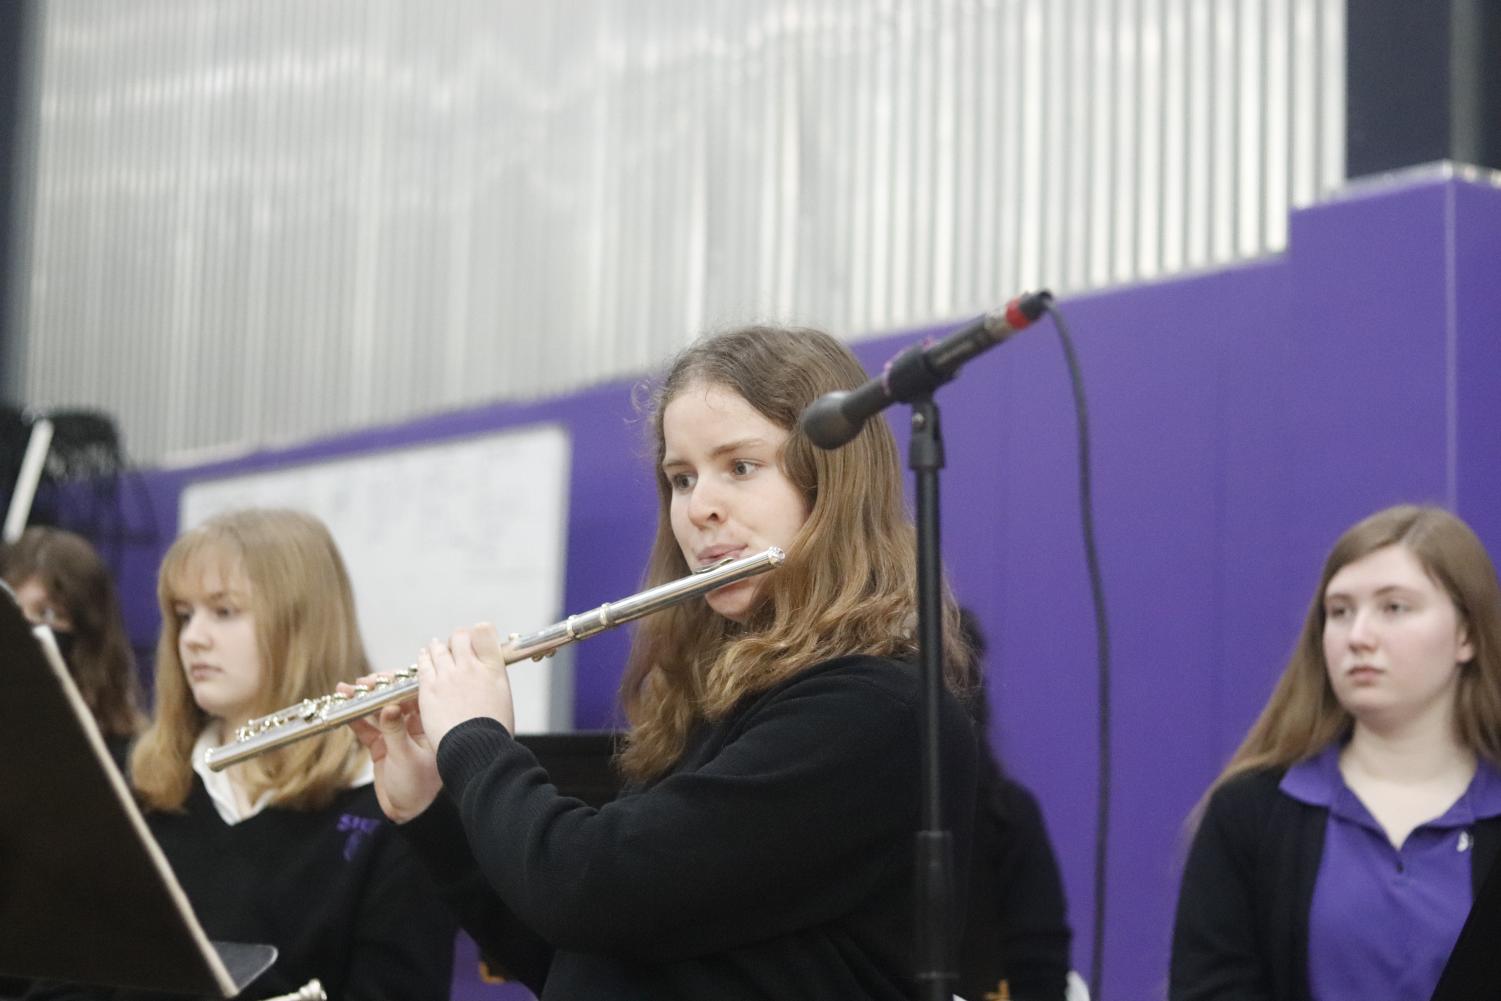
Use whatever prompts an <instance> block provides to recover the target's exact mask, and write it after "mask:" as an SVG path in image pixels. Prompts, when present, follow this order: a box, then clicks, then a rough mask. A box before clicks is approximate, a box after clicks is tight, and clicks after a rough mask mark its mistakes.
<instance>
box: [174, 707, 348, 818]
mask: <svg viewBox="0 0 1501 1001" xmlns="http://www.w3.org/2000/svg"><path fill="white" fill-rule="evenodd" d="M218 746H219V721H218V720H213V721H211V722H210V723H209V725H208V726H206V727H204V728H203V732H201V733H200V734H198V741H197V743H195V744H194V745H193V771H195V772H197V773H198V777H199V778H200V779H202V780H203V788H204V789H206V790H208V798H209V799H211V800H213V803H214V809H215V810H218V811H219V819H221V820H223V821H224V822H225V823H226V824H229V825H234V824H238V823H240V822H241V821H242V820H249V819H250V818H251V817H254V816H255V815H256V814H257V813H260V812H261V811H262V810H264V809H265V808H266V807H267V806H268V805H269V804H270V802H271V790H269V789H268V790H266V791H265V792H263V793H261V794H260V795H259V796H257V797H256V799H255V802H254V803H251V804H250V809H248V810H246V811H245V812H244V813H241V812H240V806H239V803H238V802H236V800H235V790H234V785H233V783H231V782H230V779H229V775H228V774H227V773H225V772H216V771H213V770H211V769H210V768H209V766H208V763H207V762H206V760H205V755H206V754H207V752H208V750H209V749H210V748H213V747H218ZM374 781H375V766H374V765H373V764H371V762H370V759H369V758H368V757H367V758H366V759H365V764H364V767H362V768H361V769H360V770H359V772H358V773H357V774H356V775H355V777H354V780H353V781H351V782H350V783H349V788H350V789H355V788H358V787H360V786H362V785H369V784H370V783H371V782H374Z"/></svg>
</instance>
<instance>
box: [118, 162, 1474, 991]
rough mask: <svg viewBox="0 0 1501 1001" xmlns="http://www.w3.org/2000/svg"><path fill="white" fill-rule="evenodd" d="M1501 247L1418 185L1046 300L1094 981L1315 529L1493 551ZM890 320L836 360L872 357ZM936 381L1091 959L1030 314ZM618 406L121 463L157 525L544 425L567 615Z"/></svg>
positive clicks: (638, 460) (615, 536)
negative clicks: (1099, 616) (1102, 737)
mask: <svg viewBox="0 0 1501 1001" xmlns="http://www.w3.org/2000/svg"><path fill="white" fill-rule="evenodd" d="M1498 261H1501V190H1497V189H1496V188H1494V187H1489V186H1485V185H1482V184H1479V183H1472V182H1470V181H1465V180H1458V179H1454V178H1453V177H1450V176H1438V175H1436V174H1432V173H1430V174H1429V175H1428V176H1409V177H1407V178H1399V179H1397V180H1396V181H1394V182H1391V183H1389V184H1387V185H1386V186H1367V187H1363V188H1361V189H1359V190H1356V191H1352V192H1351V193H1350V194H1349V195H1348V196H1347V197H1345V198H1343V199H1341V200H1339V201H1335V202H1331V203H1328V204H1325V205H1323V206H1319V207H1316V208H1313V209H1309V210H1305V211H1302V212H1298V213H1295V214H1294V216H1293V218H1292V221H1291V229H1290V238H1289V247H1288V250H1287V252H1286V253H1285V254H1283V255H1281V256H1279V257H1276V258H1272V259H1266V260H1261V261H1256V262H1252V263H1249V264H1245V265H1242V266H1238V267H1235V268H1231V269H1227V270H1224V271H1221V272H1217V273H1212V274H1200V275H1194V276H1188V277H1182V278H1177V279H1173V280H1169V281H1163V282H1160V283H1157V284H1152V285H1147V286H1142V287H1136V288H1129V289H1120V290H1112V291H1107V292H1098V293H1094V294H1090V295H1086V296H1080V297H1077V298H1072V299H1070V300H1068V301H1066V302H1064V303H1062V306H1063V308H1064V309H1065V310H1066V313H1067V319H1068V321H1069V322H1070V324H1071V326H1072V329H1073V333H1074V336H1075V339H1076V342H1077V345H1078V350H1079V353H1080V355H1081V359H1082V365H1083V369H1084V379H1085V385H1086V391H1087V394H1088V399H1089V406H1090V410H1091V418H1092V421H1093V447H1094V455H1095V462H1094V472H1095V483H1094V490H1095V498H1096V509H1097V515H1098V535H1099V543H1100V549H1101V559H1102V562H1103V571H1104V575H1105V583H1106V588H1107V595H1108V602H1109V611H1110V618H1111V625H1112V641H1113V647H1114V688H1113V693H1114V700H1113V707H1114V726H1115V730H1114V733H1115V738H1114V741H1113V752H1114V755H1115V761H1114V773H1113V777H1112V782H1113V809H1112V814H1111V839H1110V877H1109V883H1108V894H1107V926H1108V931H1107V940H1106V955H1105V959H1106V963H1105V970H1106V978H1105V990H1104V992H1103V993H1104V995H1105V996H1106V997H1107V998H1110V999H1127V1001H1137V999H1147V998H1155V997H1161V996H1162V995H1163V993H1164V990H1165V982H1166V968H1167V951H1168V940H1169V934H1170V930H1171V919H1172V909H1173V904H1174V900H1175V897H1176V892H1177V888H1176V879H1177V875H1176V874H1177V868H1176V867H1177V865H1178V863H1179V860H1180V857H1181V851H1182V848H1183V834H1184V831H1183V820H1184V817H1185V816H1186V814H1187V813H1188V811H1189V809H1190V808H1191V807H1192V805H1193V803H1194V801H1195V800H1196V799H1197V798H1198V796H1199V795H1200V794H1201V793H1202V791H1203V789H1204V788H1205V786H1206V785H1207V784H1208V783H1209V781H1210V780H1211V779H1212V778H1213V776H1214V775H1215V773H1216V771H1217V770H1218V768H1219V767H1220V765H1221V764H1222V763H1223V762H1224V760H1225V759H1226V757H1227V756H1228V755H1229V754H1230V752H1231V751H1232V750H1233V748H1234V746H1235V744H1236V743H1237V742H1238V740H1239V738H1240V736H1241V735H1242V733H1243V732H1244V730H1245V728H1246V727H1247V726H1248V725H1249V723H1250V721H1251V719H1252V718H1253V717H1254V715H1255V714H1256V712H1257V710H1258V709H1259V707H1260V705H1261V703H1262V701H1263V700H1264V699H1265V697H1266V695H1267V693H1268V692H1269V690H1270V687H1271V684H1272V681H1273V680H1274V678H1275V677H1276V675H1277V673H1278V671H1279V670H1280V667H1281V662H1282V660H1283V658H1284V657H1285V655H1286V653H1287V651H1288V649H1289V648H1290V646H1291V643H1292V640H1293V637H1294V635H1295V633H1296V631H1297V628H1298V625H1299V623H1300V621H1301V618H1302V615H1303V612H1304V610H1305V608H1306V603H1307V601H1308V599H1309V597H1310V588H1311V587H1312V586H1313V584H1314V582H1315V581H1316V579H1317V573H1318V569H1319V565H1320V562H1321V560H1322V558H1323V555H1324V553H1325V551H1326V549H1327V547H1328V546H1329V544H1330V543H1331V542H1332V541H1333V539H1334V537H1335V536H1336V535H1337V534H1338V533H1339V532H1340V531H1341V530H1342V529H1343V528H1344V527H1345V526H1347V525H1348V524H1349V523H1351V522H1353V521H1354V520H1356V519H1357V518H1359V517H1361V516H1363V515H1364V514H1367V513H1369V512H1370V511H1372V510H1374V509H1376V508H1378V507H1381V506H1384V505H1386V504H1389V503H1394V502H1397V501H1400V500H1408V499H1412V500H1430V501H1438V502H1442V503H1447V504H1450V505H1453V506H1455V507H1456V509H1457V510H1458V511H1459V513H1460V514H1462V515H1463V516H1464V517H1466V518H1467V519H1469V520H1470V521H1471V523H1472V524H1473V525H1474V526H1475V527H1476V529H1477V531H1479V532H1480V534H1481V536H1482V537H1483V538H1485V539H1486V540H1487V542H1488V543H1489V544H1490V546H1491V547H1492V551H1493V552H1498V553H1501V507H1498V503H1497V502H1498V497H1501V402H1498V401H1501V337H1498V333H1501V291H1498V288H1497V283H1496V282H1495V280H1494V275H1495V272H1496V269H1497V262H1498ZM913 336H915V335H912V334H905V335H901V336H896V337H890V338H883V339H881V340H880V341H876V342H870V343H866V344H863V345H861V347H860V349H859V353H860V355H861V358H862V360H863V361H864V362H865V363H866V364H867V365H868V366H869V367H871V368H875V367H877V366H878V365H879V364H880V363H881V362H883V361H884V360H885V359H886V358H887V357H889V356H890V355H891V354H893V353H894V352H895V351H896V350H898V349H899V348H901V347H903V346H905V345H906V344H907V343H909V342H910V341H911V340H912V339H913ZM939 399H940V403H941V405H942V407H943V421H944V429H945V437H946V442H947V448H948V468H947V470H946V471H945V473H944V477H943V511H944V524H943V530H944V550H945V557H946V561H947V565H948V567H949V570H950V573H951V576H952V579H953V581H954V584H955V586H956V588H957V590H958V592H959V594H960V597H961V599H962V600H963V601H965V602H966V603H967V604H969V605H971V606H972V607H973V608H974V609H975V610H976V612H977V613H978V614H979V616H980V618H981V621H982V623H983V624H984V626H985V628H986V630H987V632H988V633H989V635H990V640H991V654H990V684H991V697H992V702H993V708H994V714H993V716H994V721H993V724H992V725H993V743H994V745H995V747H996V749H997V751H998V752H999V753H1000V755H1001V756H1002V759H1003V760H1004V761H1005V763H1006V765H1007V767H1008V768H1009V769H1010V770H1011V771H1012V772H1013V773H1014V774H1016V775H1017V776H1018V777H1020V778H1021V779H1022V780H1024V781H1025V782H1026V783H1027V784H1029V785H1030V786H1031V787H1032V788H1033V789H1034V790H1035V791H1036V792H1037V794H1038V796H1039V798H1040V799H1041V801H1042V804H1043V807H1044V811H1045V813H1046V815H1047V818H1048V821H1049V824H1050V827H1051V831H1052V835H1053V839H1054V842H1055V844H1056V845H1057V848H1058V851H1059V855H1060V858H1061V861H1062V864H1063V870H1064V877H1065V883H1066V886H1067V889H1068V893H1069V898H1070V902H1071V906H1072V915H1073V920H1074V924H1075V929H1076V935H1077V941H1076V947H1075V951H1074V963H1075V966H1076V967H1077V968H1078V969H1080V970H1088V968H1089V964H1090V955H1091V947H1092V944H1091V943H1090V942H1089V941H1088V940H1087V938H1088V935H1087V932H1088V929H1089V927H1090V921H1091V915H1092V912H1093V906H1094V901H1093V899H1092V887H1091V857H1092V845H1093V836H1094V802H1095V799H1094V797H1095V792H1096V775H1095V752H1096V741H1095V719H1096V713H1095V687H1094V686H1095V682H1094V673H1095V668H1094V658H1095V640H1094V635H1093V626H1092V613H1091V610H1090V605H1089V593H1088V585H1087V581H1086V579H1085V576H1084V563H1083V555H1082V546H1081V542H1080V531H1079V527H1078V526H1079V508H1078V482H1077V474H1076V450H1075V427H1074V417H1073V411H1072V404H1071V401H1070V396H1069V387H1068V382H1067V377H1066V372H1065V369H1064V366H1063V361H1062V356H1061V353H1060V351H1059V348H1058V345H1057V340H1056V338H1055V337H1054V335H1053V332H1052V329H1051V322H1050V321H1043V322H1042V323H1040V324H1039V325H1038V327H1037V328H1035V329H1034V330H1032V331H1030V332H1028V333H1026V334H1025V335H1024V336H1022V337H1019V338H1018V339H1017V340H1016V341H1014V342H1013V343H1011V344H1009V345H1007V346H1006V347H1004V348H1003V349H1001V350H999V351H997V352H995V353H993V354H991V355H989V356H987V357H985V358H983V359H980V360H977V361H975V362H974V363H972V364H971V365H970V366H969V367H968V368H967V369H966V370H965V371H964V373H963V374H962V375H961V377H960V379H959V380H958V381H957V382H956V383H954V384H953V385H952V386H949V387H947V388H945V389H944V390H943V391H942V393H941V395H940V397H939ZM893 416H894V420H893V424H895V425H897V426H898V433H899V436H900V437H902V438H903V440H905V434H904V432H903V431H902V430H901V428H900V425H901V422H902V420H903V419H904V418H903V416H902V415H901V414H896V413H894V414H893ZM633 418H634V414H633V411H632V408H631V405H630V387H629V385H627V384H617V385H611V386H605V387H600V388H597V389H593V390H589V391H587V392H582V393H578V394H574V395H571V396H567V397H563V398H559V399H554V400H549V401H545V402H542V403H536V404H530V405H523V406H495V407H487V408H482V409H475V410H468V411H463V412H459V413H453V414H448V415H444V416H441V417H434V418H431V419H427V420H423V421H418V422H415V423H412V424H407V425H403V426H400V427H390V428H380V429H373V430H368V431H364V432H361V433H359V434H355V435H350V436H347V437H344V438H340V439H337V440H332V441H326V442H320V443H317V444H313V445H309V446H306V447H302V448H298V449H294V450H290V451H282V452H267V453H262V454H259V455H256V456H252V457H249V458H246V459H243V460H238V461H235V462H229V463H223V464H220V465H217V466H213V467H203V468H199V469H193V470H178V471H171V472H162V473H156V474H149V475H148V477H147V488H148V491H149V493H150V495H151V496H152V497H153V498H154V500H155V515H154V516H155V519H156V521H157V522H158V524H159V525H160V526H161V530H162V532H163V538H164V539H166V538H170V534H171V531H172V528H173V526H175V522H176V501H177V496H178V494H179V492H180V491H181V489H182V487H183V486H184V485H185V484H186V483H187V482H189V481H190V480H191V479H192V478H196V477H199V476H204V475H223V474H228V473H239V472H245V471H248V470H252V469H257V468H268V467H271V466H274V465H278V464H281V463H285V462H298V461H308V460H315V459H321V458H327V457H330V456H334V455H343V454H347V453H349V452H355V451H360V450H365V449H372V448H388V447H393V446H399V445H403V444H410V443H415V442H423V441H431V440H433V439H437V438H442V437H445V436H448V435H456V434H466V433H473V432H475V431H479V430H486V429H493V428H496V427H503V426H510V425H520V424H526V423H530V422H534V421H540V420H549V421H556V422H560V423H562V424H564V425H566V426H567V427H568V428H569V429H570V430H571V432H572V435H573V448H574V459H573V469H572V474H571V481H570V482H571V490H572V498H571V510H570V516H569V525H568V531H569V538H568V565H567V585H566V605H567V607H568V609H570V610H580V609H586V608H589V607H593V606H594V605H597V604H599V603H600V602H601V601H606V600H609V599H611V598H615V597H619V596H622V595H625V594H628V593H630V592H631V591H633V590H635V589H636V588H637V586H638V583H639V579H640V574H641V569H642V565H643V560H644V556H645V553H646V551H647V548H648V546H649V545H650V540H651V534H652V526H651V518H652V510H653V504H654V500H653V487H652V481H651V478H650V476H649V474H648V472H647V470H646V468H645V467H646V464H647V462H646V459H647V457H646V455H645V452H644V447H643V445H642V437H641V433H640V427H639V424H638V423H635V422H634V420H633ZM524 481H525V474H524V471H518V485H520V484H524ZM139 516H143V515H140V514H139V513H138V517H139ZM164 548H165V542H163V543H162V544H161V545H159V546H156V547H145V548H144V549H141V550H138V551H135V552H132V553H130V554H129V555H128V557H127V561H126V564H125V566H124V569H123V574H122V576H123V579H124V581H123V590H124V592H125V600H126V605H127V614H128V615H129V616H130V618H131V622H132V626H133V634H134V635H135V636H136V637H137V638H138V640H141V641H145V642H148V643H149V636H150V635H151V634H152V633H153V632H154V630H155V628H156V619H155V611H154V608H153V604H152V600H151V594H150V592H151V588H152V583H151V581H152V576H153V573H154V567H155V562H156V560H157V559H159V557H160V553H161V551H162V550H163V549H164ZM356 586H358V582H356ZM503 612H504V610H497V612H496V614H497V616H499V617H503ZM536 625H540V623H519V624H517V627H518V628H530V627H533V626H536ZM627 641H628V634H627V632H626V631H624V630H618V631H616V632H614V633H609V634H605V635H604V636H602V637H600V638H597V639H594V640H591V641H589V642H588V643H586V644H583V645H582V646H581V647H580V648H579V650H578V652H577V678H576V689H577V705H576V722H577V724H578V726H579V727H580V728H596V727H603V726H608V725H611V724H613V723H615V722H617V714H616V712H615V709H614V690H615V687H616V685H617V684H618V682H619V678H620V666H621V661H622V659H623V656H624V653H625V650H626V646H627ZM643 889H644V890H645V889H646V888H643ZM459 982H460V984H461V987H460V991H459V993H458V994H456V997H466V996H474V997H480V996H484V997H500V996H513V997H514V996H517V995H515V994H509V995H508V992H501V993H499V994H497V993H496V992H494V991H489V992H487V993H484V994H478V993H474V992H475V991H477V990H478V989H477V988H473V987H471V986H470V982H471V978H470V975H469V973H468V969H467V964H466V969H463V970H461V971H460V974H459Z"/></svg>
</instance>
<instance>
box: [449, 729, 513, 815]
mask: <svg viewBox="0 0 1501 1001" xmlns="http://www.w3.org/2000/svg"><path fill="white" fill-rule="evenodd" d="M515 746H516V743H515V741H514V739H513V738H512V737H511V734H510V732H509V731H508V730H506V728H505V726H504V725H502V724H501V722H500V721H499V720H494V719H490V718H489V717H488V716H478V717H476V718H474V719H469V720H465V721H464V722H462V723H460V724H459V725H458V726H456V727H454V728H453V729H452V730H449V731H448V732H447V733H446V734H444V735H443V739H442V741H440V742H439V743H438V774H439V775H441V776H442V777H443V788H444V789H445V790H447V791H448V794H449V796H451V797H452V798H453V801H454V802H455V803H459V802H461V801H462V800H463V795H464V787H465V786H466V785H468V784H469V782H470V780H471V779H473V778H474V777H475V776H476V775H478V774H479V773H480V772H481V771H483V770H484V769H486V768H489V767H490V766H492V765H494V764H495V762H496V759H498V758H499V757H500V756H501V755H503V754H504V753H505V752H506V751H507V750H509V749H510V748H513V747H515Z"/></svg>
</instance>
